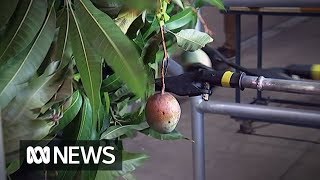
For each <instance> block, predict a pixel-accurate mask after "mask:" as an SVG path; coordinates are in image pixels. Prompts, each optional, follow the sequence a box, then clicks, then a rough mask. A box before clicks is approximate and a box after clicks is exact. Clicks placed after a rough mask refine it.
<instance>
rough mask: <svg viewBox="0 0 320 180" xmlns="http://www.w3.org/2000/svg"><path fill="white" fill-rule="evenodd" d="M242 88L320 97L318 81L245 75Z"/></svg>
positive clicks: (241, 80)
mask: <svg viewBox="0 0 320 180" xmlns="http://www.w3.org/2000/svg"><path fill="white" fill-rule="evenodd" d="M240 87H241V88H250V89H257V90H258V91H264V90H268V91H277V92H288V93H301V94H311V95H320V83H319V82H316V81H300V80H299V81H298V80H282V79H272V78H264V77H263V76H260V77H257V76H246V75H245V76H243V77H242V78H241V79H240Z"/></svg>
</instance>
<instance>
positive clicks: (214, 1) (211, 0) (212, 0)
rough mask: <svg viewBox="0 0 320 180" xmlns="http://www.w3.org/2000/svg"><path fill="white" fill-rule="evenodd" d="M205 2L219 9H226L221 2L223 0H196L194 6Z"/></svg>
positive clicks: (202, 4) (200, 5)
mask: <svg viewBox="0 0 320 180" xmlns="http://www.w3.org/2000/svg"><path fill="white" fill-rule="evenodd" d="M206 4H210V5H212V6H215V7H217V8H218V9H220V10H226V9H225V7H224V4H223V0H197V1H196V2H195V7H197V8H198V7H202V6H204V5H206Z"/></svg>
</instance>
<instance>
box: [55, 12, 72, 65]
mask: <svg viewBox="0 0 320 180" xmlns="http://www.w3.org/2000/svg"><path fill="white" fill-rule="evenodd" d="M69 11H70V10H69V7H68V6H67V7H65V8H63V9H62V10H60V12H59V16H58V19H57V26H58V27H59V34H58V40H57V52H56V59H58V60H60V61H61V64H60V68H63V67H64V66H66V65H67V64H68V63H69V62H70V61H71V57H72V49H71V44H70V12H69Z"/></svg>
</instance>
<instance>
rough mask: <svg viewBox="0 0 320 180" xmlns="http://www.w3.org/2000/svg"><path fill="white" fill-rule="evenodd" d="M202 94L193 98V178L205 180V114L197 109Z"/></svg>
mask: <svg viewBox="0 0 320 180" xmlns="http://www.w3.org/2000/svg"><path fill="white" fill-rule="evenodd" d="M201 102H203V100H202V98H201V96H197V97H192V98H191V116H192V139H193V140H194V143H193V144H192V153H193V157H192V158H193V179H194V180H205V174H206V173H205V150H204V149H205V145H204V114H203V112H200V111H198V110H197V108H196V107H197V106H198V105H199V104H200V103H201Z"/></svg>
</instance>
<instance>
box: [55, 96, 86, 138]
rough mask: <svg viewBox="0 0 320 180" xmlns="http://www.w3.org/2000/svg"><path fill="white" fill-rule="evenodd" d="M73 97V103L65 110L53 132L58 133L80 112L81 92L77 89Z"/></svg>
mask: <svg viewBox="0 0 320 180" xmlns="http://www.w3.org/2000/svg"><path fill="white" fill-rule="evenodd" d="M71 98H72V102H71V105H70V106H69V107H68V108H67V109H66V110H65V111H64V113H63V117H62V118H61V119H60V120H59V124H58V125H57V126H56V127H54V129H53V130H52V131H51V134H56V133H57V132H59V131H60V130H62V129H63V128H65V127H66V126H67V125H68V124H69V123H70V122H71V121H72V120H73V119H74V118H75V117H76V116H77V114H78V113H79V111H80V109H81V106H82V96H81V94H80V93H79V91H76V92H74V93H73V95H72V97H71Z"/></svg>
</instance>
